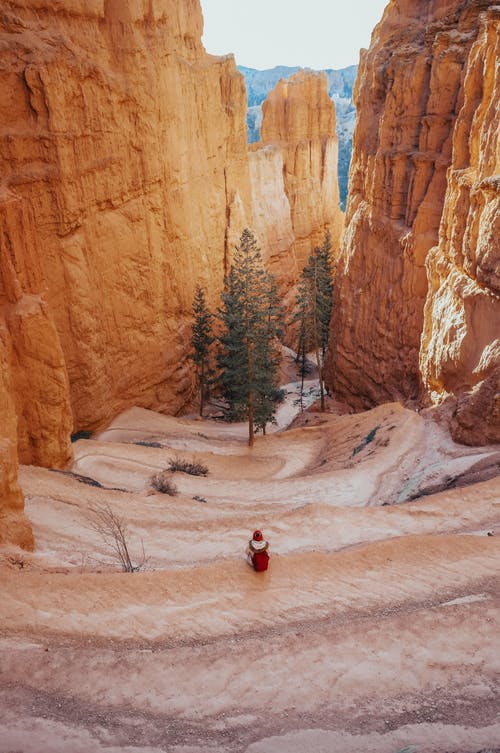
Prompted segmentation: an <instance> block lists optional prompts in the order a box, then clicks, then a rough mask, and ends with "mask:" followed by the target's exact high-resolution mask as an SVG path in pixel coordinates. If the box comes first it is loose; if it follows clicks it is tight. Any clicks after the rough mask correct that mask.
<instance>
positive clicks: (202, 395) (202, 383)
mask: <svg viewBox="0 0 500 753" xmlns="http://www.w3.org/2000/svg"><path fill="white" fill-rule="evenodd" d="M204 403H205V369H204V364H203V363H202V364H201V374H200V416H201V417H202V418H203V406H204Z"/></svg>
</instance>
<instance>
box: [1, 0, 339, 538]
mask: <svg viewBox="0 0 500 753" xmlns="http://www.w3.org/2000/svg"><path fill="white" fill-rule="evenodd" d="M202 24H203V20H202V15H201V10H200V6H199V0H182V2H179V0H150V2H148V3H144V2H142V0H88V1H85V2H83V0H4V2H3V3H2V13H1V14H0V50H1V52H0V175H1V177H0V251H1V255H0V325H1V333H2V390H3V393H4V395H3V397H2V400H3V402H2V406H1V407H2V411H3V412H5V415H6V418H5V420H3V423H2V434H1V441H2V442H3V443H4V445H3V447H4V450H5V451H4V452H3V453H2V465H1V469H2V470H1V472H2V477H1V487H0V491H1V492H2V495H3V496H2V503H1V504H2V505H3V509H5V510H18V511H19V509H20V504H21V503H20V497H19V489H18V487H17V485H16V480H15V476H16V471H15V466H16V462H17V460H16V458H17V453H16V448H15V437H16V435H17V446H18V453H19V460H20V462H23V463H35V464H40V465H45V466H51V467H64V465H65V464H66V463H67V462H68V461H69V459H70V457H71V445H70V435H71V433H72V432H73V431H78V430H82V429H88V430H93V429H96V428H98V427H100V426H102V425H104V424H106V423H107V422H108V421H109V420H110V419H111V418H112V417H113V416H114V415H116V414H117V413H118V412H119V411H121V410H123V409H124V408H126V407H129V406H131V405H141V406H144V407H148V408H152V409H157V410H161V411H165V412H172V413H174V412H177V411H178V410H179V409H181V408H182V406H183V405H184V404H185V403H186V401H187V400H188V399H189V397H190V393H191V390H192V370H191V369H190V366H189V363H188V347H187V342H188V337H187V335H188V328H189V326H190V323H191V301H192V298H193V292H194V286H195V284H196V283H197V282H198V281H200V282H201V283H202V284H203V285H204V287H205V289H206V290H207V294H208V300H209V302H210V303H211V304H212V305H215V304H216V302H217V301H218V296H219V293H220V289H221V287H222V282H223V276H224V271H225V269H226V268H227V265H228V263H229V261H230V257H231V251H232V248H233V246H234V243H235V242H236V241H237V239H238V238H239V236H240V234H241V231H242V229H243V227H245V226H246V225H249V226H250V227H253V228H254V230H255V232H256V234H257V237H258V239H259V242H260V245H261V246H262V249H263V255H264V258H265V259H266V260H267V262H268V263H269V266H270V268H271V269H272V271H274V272H275V273H276V274H277V276H278V278H279V281H280V285H281V287H282V289H283V290H289V289H292V287H293V284H294V282H295V280H296V275H297V273H298V270H299V265H298V263H297V256H296V254H298V255H299V258H300V254H302V257H304V258H305V257H306V256H307V254H308V253H309V251H310V250H311V248H312V247H313V245H314V244H315V243H317V242H319V241H320V240H322V238H323V235H324V231H325V229H326V228H327V227H328V228H330V229H331V230H332V234H333V235H334V236H335V235H336V234H337V235H338V233H339V229H340V223H341V214H340V211H339V210H338V194H337V193H336V192H337V191H338V189H337V172H336V149H337V141H336V135H335V113H334V107H333V104H332V102H331V101H330V100H329V98H328V96H327V94H326V83H325V82H324V81H323V79H322V78H321V77H316V76H315V75H314V74H310V75H309V74H308V75H305V74H301V75H300V76H298V77H296V79H294V80H293V81H292V82H291V83H289V84H286V85H284V90H286V91H288V95H287V96H285V97H284V96H283V91H282V90H283V87H282V90H280V91H281V93H280V94H279V96H278V95H275V96H274V100H273V98H272V97H271V104H270V108H269V114H268V116H267V123H268V125H269V127H267V141H266V144H265V145H263V147H262V149H261V150H260V151H259V153H258V154H253V153H252V154H250V157H249V154H248V146H247V137H246V122H245V116H246V92H245V87H244V80H243V77H242V76H241V74H240V73H239V72H238V71H237V69H236V66H235V62H234V59H233V58H232V56H227V57H222V58H219V57H214V56H211V55H208V54H207V53H206V52H205V50H204V48H203V46H202V44H201V34H202ZM273 102H274V104H273ZM280 112H281V114H280ZM273 120H274V125H273ZM278 121H279V125H278ZM300 260H301V261H302V258H300ZM9 515H10V513H9ZM19 525H20V526H21V528H22V527H23V526H24V525H25V522H24V519H23V518H22V516H21V515H20V517H19ZM10 528H11V529H12V526H11V527H10ZM20 530H21V529H20ZM10 538H16V540H18V541H20V540H21V539H22V538H23V537H22V536H20V535H16V536H15V537H14V536H11V537H10ZM26 541H27V539H26V540H25V543H26ZM28 543H29V542H28Z"/></svg>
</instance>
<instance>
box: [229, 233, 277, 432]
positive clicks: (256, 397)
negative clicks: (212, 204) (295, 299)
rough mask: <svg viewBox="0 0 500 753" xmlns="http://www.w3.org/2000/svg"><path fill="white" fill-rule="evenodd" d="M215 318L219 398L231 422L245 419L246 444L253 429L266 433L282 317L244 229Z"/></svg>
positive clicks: (273, 287)
mask: <svg viewBox="0 0 500 753" xmlns="http://www.w3.org/2000/svg"><path fill="white" fill-rule="evenodd" d="M222 304H223V305H222V309H221V312H220V316H221V320H222V324H223V332H222V334H221V335H220V337H219V340H220V343H221V350H220V353H219V356H218V365H219V368H220V370H221V374H220V384H221V389H222V394H223V396H224V397H225V399H226V401H227V404H228V411H227V415H228V418H229V420H231V421H240V420H243V419H245V418H247V419H248V444H249V445H250V446H252V445H253V443H254V433H255V429H256V428H257V429H258V428H261V429H262V430H263V431H265V427H266V424H267V423H268V422H269V421H272V420H273V418H274V413H275V407H276V406H275V399H276V394H277V370H278V364H279V357H278V352H277V345H276V340H277V337H278V336H279V335H280V324H279V321H280V319H281V312H280V309H279V305H278V295H277V291H276V283H275V281H274V278H273V277H272V275H270V274H268V273H267V272H266V271H265V269H264V265H263V262H262V257H261V254H260V249H259V248H258V246H257V242H256V240H255V238H254V236H253V234H252V232H251V231H250V230H248V228H247V229H245V230H244V231H243V233H242V235H241V238H240V243H239V246H237V247H236V249H235V253H234V258H233V262H232V264H231V267H230V270H229V274H228V277H227V279H226V287H225V290H224V292H223V293H222Z"/></svg>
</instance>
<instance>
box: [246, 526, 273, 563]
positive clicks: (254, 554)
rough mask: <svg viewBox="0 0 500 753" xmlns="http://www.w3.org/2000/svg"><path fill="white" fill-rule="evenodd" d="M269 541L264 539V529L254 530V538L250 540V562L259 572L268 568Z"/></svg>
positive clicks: (248, 553) (248, 552) (248, 551)
mask: <svg viewBox="0 0 500 753" xmlns="http://www.w3.org/2000/svg"><path fill="white" fill-rule="evenodd" d="M268 549H269V543H268V542H267V541H264V536H263V535H262V531H258V530H257V531H254V533H253V538H251V539H250V541H249V542H248V550H247V556H248V562H249V564H250V565H252V566H253V569H254V570H256V571H257V572H258V573H261V572H263V571H264V570H267V568H268V565H269V553H268V551H267V550H268Z"/></svg>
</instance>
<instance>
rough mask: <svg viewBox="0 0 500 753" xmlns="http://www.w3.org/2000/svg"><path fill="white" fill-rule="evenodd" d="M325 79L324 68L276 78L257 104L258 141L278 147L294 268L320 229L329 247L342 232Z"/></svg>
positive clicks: (333, 133) (315, 241) (317, 241)
mask: <svg viewBox="0 0 500 753" xmlns="http://www.w3.org/2000/svg"><path fill="white" fill-rule="evenodd" d="M327 83H328V82H327V77H326V74H325V73H314V72H311V71H299V72H298V73H296V74H295V75H293V76H291V77H290V79H288V81H283V80H281V81H279V82H278V84H277V85H276V87H275V88H274V89H273V91H272V92H270V94H269V95H268V97H267V99H266V101H265V102H264V104H263V105H262V111H263V119H262V127H261V141H260V145H261V146H263V147H265V148H268V149H270V148H273V147H274V148H279V149H280V151H281V155H282V161H283V171H282V175H283V182H284V189H285V194H286V197H287V199H288V203H289V205H290V214H291V224H292V232H293V236H294V241H293V245H292V250H291V253H292V256H293V259H294V261H295V264H296V268H297V270H298V272H299V273H300V271H301V269H302V267H303V266H304V264H305V263H306V261H307V258H308V256H309V254H310V253H311V251H312V249H313V248H314V247H315V246H317V245H320V244H321V243H322V242H323V239H324V236H325V232H326V230H329V231H330V234H331V237H332V242H333V247H334V249H338V245H339V241H340V235H341V232H342V225H343V214H342V211H341V209H340V198H339V189H338V173H337V169H338V138H337V134H336V129H335V105H334V104H333V102H332V100H331V99H330V97H329V96H328V89H327ZM289 265H290V261H289V260H288V266H289Z"/></svg>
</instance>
